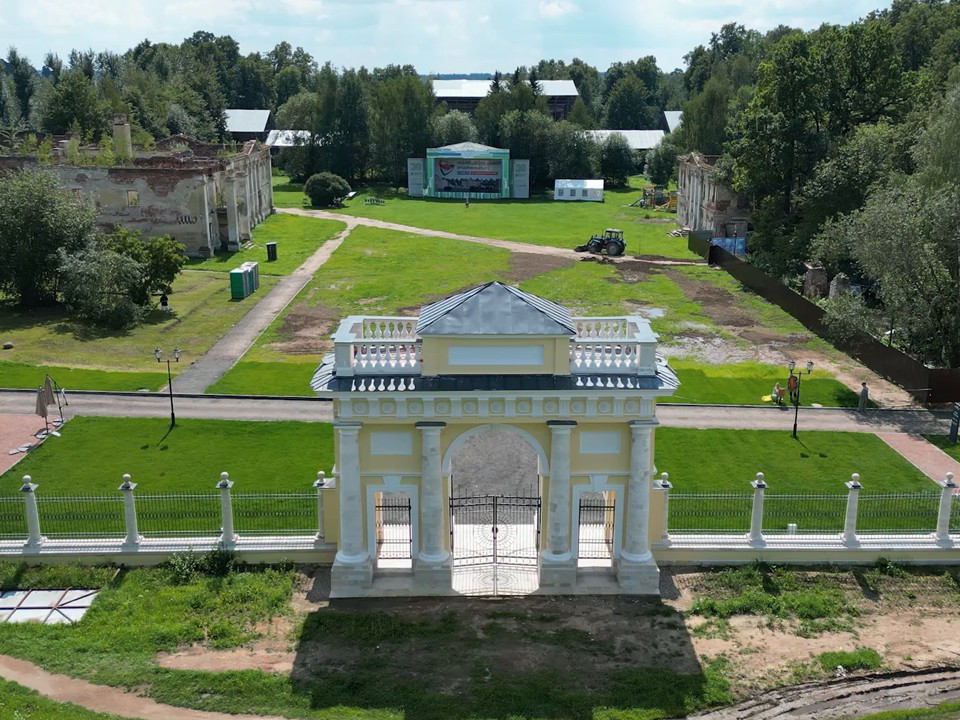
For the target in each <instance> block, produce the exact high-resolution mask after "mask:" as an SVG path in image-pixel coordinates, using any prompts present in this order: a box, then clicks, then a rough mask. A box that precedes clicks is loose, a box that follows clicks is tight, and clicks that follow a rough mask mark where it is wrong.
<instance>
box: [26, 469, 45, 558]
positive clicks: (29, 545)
mask: <svg viewBox="0 0 960 720" xmlns="http://www.w3.org/2000/svg"><path fill="white" fill-rule="evenodd" d="M36 489H37V486H36V484H34V483H32V482H30V476H29V475H24V476H23V485H21V486H20V492H22V493H23V501H24V511H25V513H26V518H27V542H25V543H24V545H23V547H24V549H25V550H27V551H28V552H39V551H40V546H41V545H43V542H44V540H46V538H45V537H43V535H41V534H40V512H39V511H38V510H37V496H36V494H35V492H34V491H35V490H36Z"/></svg>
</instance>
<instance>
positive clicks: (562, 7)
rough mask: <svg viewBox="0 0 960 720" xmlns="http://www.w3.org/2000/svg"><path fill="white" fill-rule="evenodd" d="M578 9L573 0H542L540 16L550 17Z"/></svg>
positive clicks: (556, 16)
mask: <svg viewBox="0 0 960 720" xmlns="http://www.w3.org/2000/svg"><path fill="white" fill-rule="evenodd" d="M576 9H577V6H576V5H574V4H573V0H540V6H539V10H540V17H542V18H548V19H553V18H558V17H561V16H563V15H568V14H570V13H572V12H574V11H575V10H576Z"/></svg>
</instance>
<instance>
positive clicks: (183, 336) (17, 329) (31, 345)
mask: <svg viewBox="0 0 960 720" xmlns="http://www.w3.org/2000/svg"><path fill="white" fill-rule="evenodd" d="M276 282H277V279H276V278H273V277H269V276H267V277H262V278H261V282H260V290H259V291H258V292H257V293H255V294H253V295H251V296H250V297H248V298H246V299H244V300H238V301H234V300H231V299H230V289H229V280H228V276H227V275H226V274H224V273H210V272H184V273H181V275H180V277H178V278H177V280H176V282H175V283H174V291H173V293H171V294H170V305H171V307H172V308H173V313H170V314H168V313H162V312H160V311H158V310H154V311H153V312H151V313H150V314H149V315H148V316H147V318H146V321H145V322H144V323H143V324H142V325H140V326H138V327H136V328H134V329H131V330H124V331H107V330H97V329H95V328H91V327H89V326H87V325H84V324H82V323H79V322H76V321H73V320H71V319H69V318H67V317H66V316H65V314H64V312H63V310H62V309H51V308H46V309H40V310H34V311H24V310H21V309H19V308H17V307H13V306H11V305H9V304H2V303H0V343H2V342H6V341H10V342H12V343H13V345H14V347H13V349H12V350H5V351H3V360H4V361H5V362H9V363H15V364H16V365H18V366H23V365H35V366H37V373H36V374H37V375H38V376H39V377H40V381H42V379H43V372H44V368H48V367H61V366H67V367H71V368H77V369H83V370H101V371H112V372H116V371H120V372H134V373H144V372H146V373H149V374H152V373H156V372H158V369H157V368H158V365H157V362H156V360H155V359H154V357H153V349H154V348H155V347H160V348H163V349H164V350H166V351H168V352H169V351H170V350H171V349H172V348H173V347H174V346H178V347H180V348H181V349H182V350H183V355H182V357H181V362H180V363H179V365H178V364H176V363H174V364H173V367H172V369H173V371H174V372H177V371H178V370H179V369H181V368H183V367H186V365H187V364H188V363H190V362H192V361H193V360H195V359H197V358H198V357H200V356H201V355H203V354H204V353H205V352H206V351H207V350H209V349H210V347H211V346H212V345H213V344H214V343H215V342H216V341H217V339H218V338H220V336H221V335H223V334H224V333H225V332H226V331H227V330H228V329H229V328H230V327H232V326H233V325H234V324H235V323H236V322H237V320H239V319H240V318H241V317H242V316H243V315H244V314H245V313H246V312H247V311H248V310H249V309H250V308H251V307H252V306H253V305H254V304H255V303H256V302H257V301H258V300H259V299H260V298H261V297H262V296H263V295H265V294H266V293H267V292H268V291H269V290H270V288H271V287H273V285H274V284H276ZM163 374H164V375H165V373H163ZM51 375H53V377H54V379H55V380H57V382H59V383H60V384H61V385H64V386H66V387H68V388H72V389H74V390H85V389H104V388H103V385H104V384H105V383H106V381H105V380H104V378H103V376H101V375H98V374H91V375H89V376H86V375H81V376H79V377H78V378H77V380H78V382H76V383H74V384H69V385H68V384H67V383H66V382H65V381H64V380H63V379H62V378H61V377H58V376H57V375H55V374H54V373H51ZM14 378H15V379H17V378H19V379H21V380H22V381H23V383H24V384H25V386H26V387H33V386H35V385H36V383H37V380H36V379H34V378H33V377H31V375H30V373H29V372H27V373H26V375H23V374H22V373H20V372H17V373H14ZM17 381H20V380H17ZM87 382H90V383H91V385H87V384H86V383H87ZM118 382H124V381H123V380H121V379H120V378H118ZM135 382H136V383H137V384H139V383H140V382H141V380H140V379H136V380H135ZM127 384H129V383H127ZM160 384H161V383H157V384H156V385H155V386H154V387H156V386H157V385H160ZM0 385H2V386H5V387H11V386H12V385H10V384H8V383H7V381H6V376H4V378H3V381H2V382H0ZM134 389H137V388H134Z"/></svg>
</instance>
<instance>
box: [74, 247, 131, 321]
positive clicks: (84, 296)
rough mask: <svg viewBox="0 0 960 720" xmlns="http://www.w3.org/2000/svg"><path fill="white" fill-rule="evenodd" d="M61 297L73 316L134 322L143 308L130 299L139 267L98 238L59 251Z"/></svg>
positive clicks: (86, 319)
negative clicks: (73, 247) (70, 249)
mask: <svg viewBox="0 0 960 720" xmlns="http://www.w3.org/2000/svg"><path fill="white" fill-rule="evenodd" d="M59 262H60V275H61V278H62V283H61V284H62V292H63V301H64V304H65V305H66V307H67V310H68V311H69V312H70V313H71V314H72V315H74V316H75V317H77V318H80V319H81V320H85V321H87V322H89V323H92V324H94V325H100V326H103V327H107V328H111V329H117V330H119V329H123V328H126V327H129V326H130V325H135V324H136V323H138V322H139V321H140V320H141V319H142V318H143V316H144V314H145V308H144V306H143V305H141V304H140V303H138V302H137V301H136V300H135V299H134V295H136V294H137V293H138V291H139V286H140V284H141V282H142V272H143V267H142V265H141V264H140V263H138V262H137V261H136V260H134V259H133V258H131V257H129V256H127V255H123V254H121V253H118V252H115V251H113V250H110V249H109V248H107V247H105V246H104V245H102V244H101V243H99V242H94V243H91V244H90V245H89V246H88V247H85V248H82V249H81V250H79V251H77V252H74V253H67V252H65V251H64V249H63V248H61V250H60V252H59Z"/></svg>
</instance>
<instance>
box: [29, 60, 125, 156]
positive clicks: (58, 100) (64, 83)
mask: <svg viewBox="0 0 960 720" xmlns="http://www.w3.org/2000/svg"><path fill="white" fill-rule="evenodd" d="M43 105H44V107H43V108H42V109H41V119H40V129H41V130H43V131H45V132H50V133H54V134H56V135H63V134H64V133H67V132H69V131H70V130H71V129H72V128H74V127H75V126H76V127H78V128H79V129H80V133H81V135H82V136H83V138H84V139H90V140H99V138H100V135H102V134H103V133H104V132H105V131H106V129H107V127H108V121H107V110H106V107H104V105H103V104H102V103H101V102H100V98H99V96H98V95H97V89H96V87H94V85H93V83H92V82H91V81H90V79H89V78H87V76H86V75H85V74H84V73H82V72H80V71H79V70H69V71H67V72H65V73H63V75H61V76H60V82H58V83H57V84H56V85H54V86H53V87H52V88H51V89H50V92H49V93H47V94H46V95H45V97H44V103H43Z"/></svg>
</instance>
